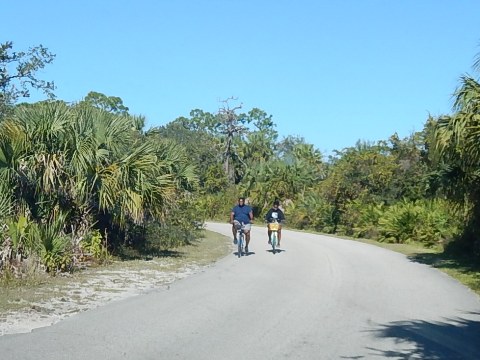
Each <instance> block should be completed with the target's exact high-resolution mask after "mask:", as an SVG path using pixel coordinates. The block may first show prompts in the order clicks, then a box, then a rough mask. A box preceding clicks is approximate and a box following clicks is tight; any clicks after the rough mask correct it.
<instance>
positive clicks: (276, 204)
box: [273, 200, 280, 209]
mask: <svg viewBox="0 0 480 360" xmlns="http://www.w3.org/2000/svg"><path fill="white" fill-rule="evenodd" d="M279 206H280V201H278V200H275V201H274V202H273V207H274V208H275V209H278V207H279Z"/></svg>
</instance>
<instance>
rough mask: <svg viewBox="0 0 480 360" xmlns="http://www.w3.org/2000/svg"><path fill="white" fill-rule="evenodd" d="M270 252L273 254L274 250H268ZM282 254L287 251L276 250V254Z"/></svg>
mask: <svg viewBox="0 0 480 360" xmlns="http://www.w3.org/2000/svg"><path fill="white" fill-rule="evenodd" d="M266 251H268V252H269V253H271V254H273V250H272V249H268V250H266ZM282 252H285V250H282V249H275V254H280V253H282Z"/></svg>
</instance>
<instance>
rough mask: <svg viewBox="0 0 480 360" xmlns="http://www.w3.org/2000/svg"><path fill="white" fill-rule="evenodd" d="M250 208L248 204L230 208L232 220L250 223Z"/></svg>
mask: <svg viewBox="0 0 480 360" xmlns="http://www.w3.org/2000/svg"><path fill="white" fill-rule="evenodd" d="M251 211H252V208H251V207H250V206H248V205H243V206H240V205H237V206H235V207H234V208H233V209H232V212H233V220H238V221H240V222H242V223H244V224H250V215H249V214H250V212H251Z"/></svg>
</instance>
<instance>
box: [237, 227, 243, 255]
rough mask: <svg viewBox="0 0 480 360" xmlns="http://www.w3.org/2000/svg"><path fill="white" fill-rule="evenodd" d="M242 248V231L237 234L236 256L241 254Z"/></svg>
mask: <svg viewBox="0 0 480 360" xmlns="http://www.w3.org/2000/svg"><path fill="white" fill-rule="evenodd" d="M242 250H243V232H240V233H239V236H238V250H237V253H238V257H240V256H242Z"/></svg>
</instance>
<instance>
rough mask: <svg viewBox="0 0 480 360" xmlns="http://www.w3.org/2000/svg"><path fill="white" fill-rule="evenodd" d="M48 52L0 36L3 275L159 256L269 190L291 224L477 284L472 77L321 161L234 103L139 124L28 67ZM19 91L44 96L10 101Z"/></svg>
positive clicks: (256, 204) (264, 200)
mask: <svg viewBox="0 0 480 360" xmlns="http://www.w3.org/2000/svg"><path fill="white" fill-rule="evenodd" d="M53 59H54V55H52V54H51V53H49V51H48V50H47V49H46V48H43V47H34V48H31V49H29V51H27V52H22V51H14V49H13V44H12V43H10V42H7V43H5V44H0V277H1V278H2V279H3V280H2V281H5V279H30V278H33V277H34V276H37V275H38V274H44V273H46V274H48V275H49V276H56V275H59V274H61V273H74V272H75V271H76V270H78V269H82V268H85V266H91V264H102V263H108V262H109V261H111V260H112V259H123V260H129V259H142V258H149V257H158V256H164V255H165V254H168V253H169V251H171V250H172V249H175V248H178V247H179V246H189V245H191V244H194V242H195V241H196V239H198V238H199V235H198V234H199V231H201V227H202V224H203V222H204V221H205V220H221V221H223V220H227V216H228V213H229V211H230V209H231V207H232V205H233V204H234V203H235V201H236V198H237V197H238V196H239V195H242V196H245V197H247V199H248V201H249V203H250V205H252V207H253V209H254V212H255V215H256V216H257V217H261V216H263V214H264V213H265V212H266V210H267V208H268V207H269V206H270V205H271V203H272V201H273V200H274V199H279V200H280V202H281V204H282V207H283V208H284V211H285V214H286V216H287V219H288V226H289V227H290V228H293V229H301V230H307V231H317V232H322V233H327V234H331V235H335V236H341V237H350V238H355V239H365V240H364V241H373V242H375V243H376V244H379V245H384V246H390V247H394V248H399V247H401V246H404V247H408V246H412V247H414V248H416V249H418V248H421V249H424V250H422V251H420V252H419V251H417V250H416V253H415V254H414V253H411V254H409V255H410V257H411V259H412V261H420V262H425V263H428V264H431V265H432V266H436V267H438V268H440V269H443V270H445V271H448V272H449V273H450V274H451V275H452V276H455V277H457V278H460V279H461V280H462V279H463V280H462V281H464V282H465V283H467V284H468V286H470V287H471V288H472V289H474V290H475V291H478V289H479V288H480V285H479V282H480V279H479V275H478V274H479V267H480V223H479V219H480V191H479V189H480V173H479V170H478V169H479V168H480V151H479V149H480V148H479V147H478V144H479V143H480V141H479V140H480V139H479V134H480V107H479V104H480V85H479V83H478V82H477V79H475V78H474V77H472V76H469V75H464V76H462V77H461V78H460V79H459V85H458V88H457V89H452V92H453V94H454V97H455V103H454V107H453V108H452V112H451V113H450V114H443V115H441V116H438V117H429V118H427V119H425V124H424V128H423V130H422V131H419V132H415V133H412V134H411V135H410V136H408V137H406V138H400V137H399V136H398V135H397V134H392V135H391V136H390V137H389V138H388V139H384V140H381V141H378V142H375V143H373V142H361V141H359V142H357V143H356V144H352V146H351V147H348V148H344V149H340V150H337V151H335V152H334V154H333V155H330V156H328V157H325V156H324V155H323V154H322V153H321V152H320V151H319V150H318V149H316V148H315V147H314V146H313V145H312V144H308V143H307V142H306V141H305V140H304V139H303V138H301V137H297V136H287V137H284V138H279V135H278V132H277V131H276V125H275V122H274V119H273V116H272V115H269V114H267V113H266V112H264V111H263V110H261V109H258V108H254V109H250V110H247V111H245V110H244V109H243V108H242V105H241V104H240V103H239V102H238V100H237V99H234V98H229V99H226V100H224V101H222V102H221V103H220V104H219V109H218V111H217V112H215V113H210V112H206V111H204V110H201V109H194V110H192V111H191V113H190V116H189V117H179V118H177V119H172V120H171V121H170V122H167V123H166V125H164V126H158V127H153V128H150V129H145V121H144V119H143V118H142V117H139V116H136V115H134V114H130V113H129V109H128V107H127V106H126V105H124V104H123V101H122V99H121V98H119V97H116V96H108V95H105V94H101V93H98V92H95V91H91V92H90V93H88V94H86V96H85V98H83V99H79V101H78V102H75V103H66V102H64V101H62V100H61V99H56V98H55V95H54V90H55V87H54V85H53V84H54V83H53V82H50V81H43V80H39V79H37V77H36V74H37V72H38V70H40V69H42V68H43V67H44V66H46V65H48V64H50V63H51V62H52V61H53ZM479 64H480V62H479V61H476V62H475V63H474V70H475V71H476V70H478V69H479ZM19 89H22V90H21V91H19ZM29 89H35V90H40V91H43V92H44V93H45V94H46V96H47V99H46V100H45V101H41V102H36V103H23V102H22V98H24V97H28V91H29ZM317 120H320V121H321V119H317ZM467 278H468V280H465V279H467Z"/></svg>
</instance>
